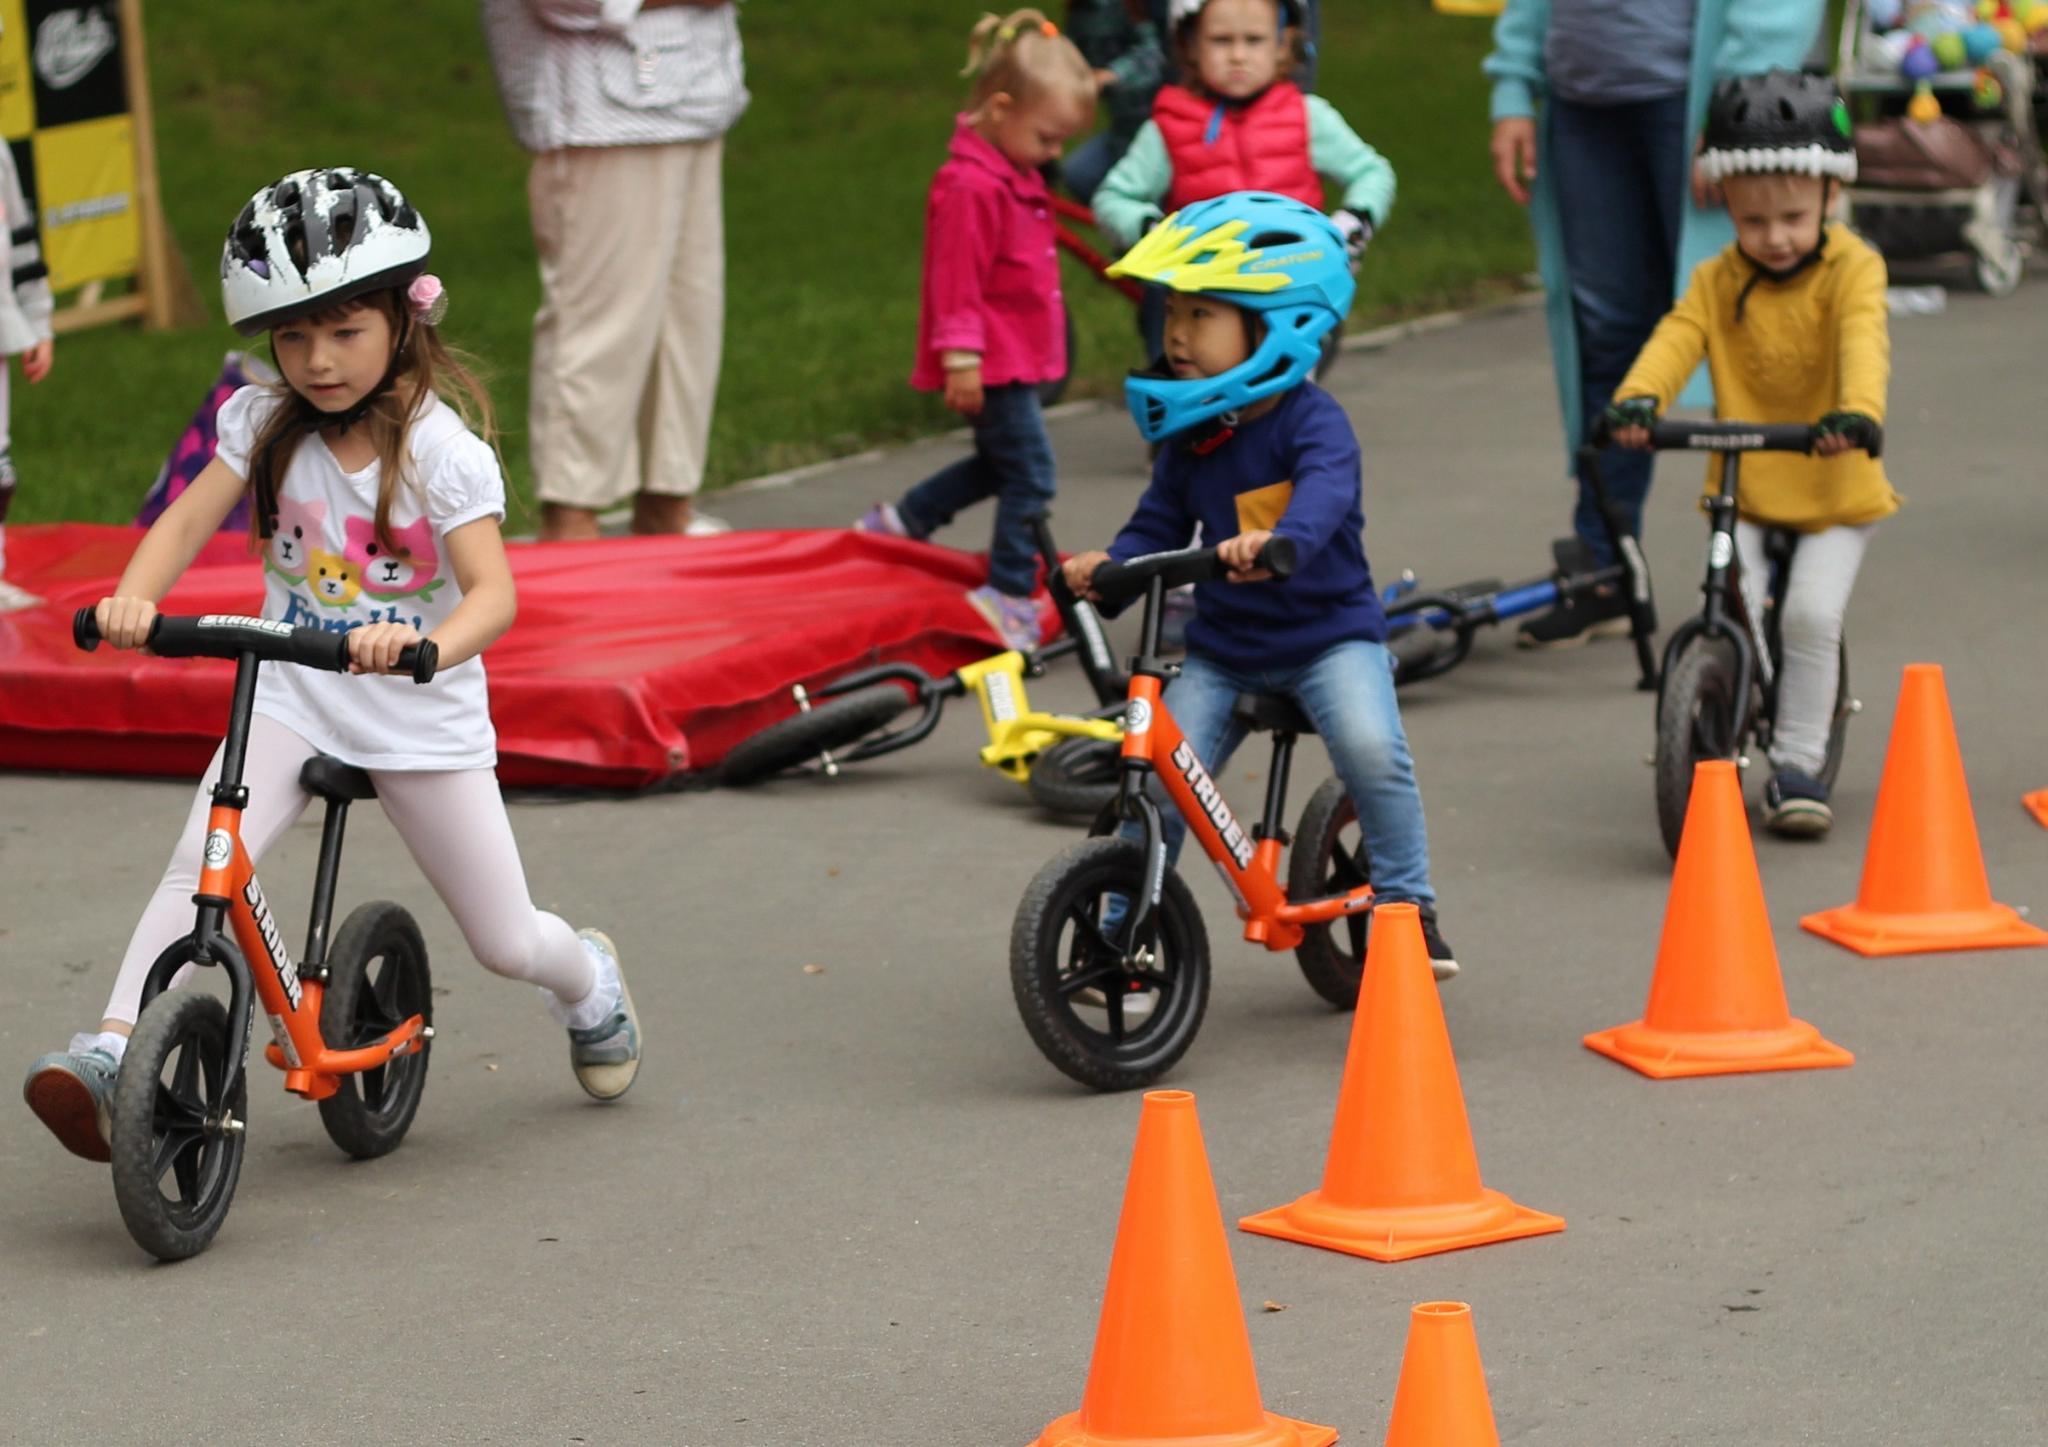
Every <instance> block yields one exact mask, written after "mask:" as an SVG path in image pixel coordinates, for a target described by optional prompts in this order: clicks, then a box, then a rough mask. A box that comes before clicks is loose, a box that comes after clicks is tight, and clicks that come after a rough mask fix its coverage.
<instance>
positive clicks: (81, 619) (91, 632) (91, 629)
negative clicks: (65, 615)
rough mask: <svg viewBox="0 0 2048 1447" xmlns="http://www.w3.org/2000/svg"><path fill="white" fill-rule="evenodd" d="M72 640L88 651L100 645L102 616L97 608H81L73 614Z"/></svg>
mask: <svg viewBox="0 0 2048 1447" xmlns="http://www.w3.org/2000/svg"><path fill="white" fill-rule="evenodd" d="M71 641H72V642H73V643H76V644H77V645H78V646H79V647H80V648H82V649H84V650H85V651H86V652H87V653H90V652H92V651H93V650H94V649H95V648H98V647H99V646H100V618H99V610H98V609H96V608H80V609H79V610H78V611H77V612H76V613H73V614H72V615H71Z"/></svg>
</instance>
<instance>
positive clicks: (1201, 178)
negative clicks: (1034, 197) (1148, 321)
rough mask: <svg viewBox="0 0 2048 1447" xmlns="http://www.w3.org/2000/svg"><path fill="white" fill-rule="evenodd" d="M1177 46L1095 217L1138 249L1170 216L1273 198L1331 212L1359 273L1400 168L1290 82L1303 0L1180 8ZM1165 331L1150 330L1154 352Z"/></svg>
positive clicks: (1175, 11) (1225, 1) (1218, 0)
mask: <svg viewBox="0 0 2048 1447" xmlns="http://www.w3.org/2000/svg"><path fill="white" fill-rule="evenodd" d="M1169 15H1170V23H1171V29H1172V32H1173V33H1172V37H1171V39H1172V43H1173V45H1174V47H1175V49H1176V52H1177V53H1178V55H1179V57H1180V65H1181V74H1182V80H1181V83H1180V84H1178V85H1168V86H1162V87H1161V88H1160V91H1159V95H1158V98H1157V99H1156V100H1154V101H1153V103H1152V119H1151V120H1150V121H1149V122H1147V123H1146V124H1145V125H1144V126H1143V127H1141V128H1140V129H1139V131H1138V134H1137V135H1136V136H1135V137H1134V138H1133V139H1132V141H1131V144H1130V147H1129V149H1128V150H1126V151H1125V152H1124V157H1123V159H1122V160H1121V161H1119V162H1117V165H1116V168H1115V169H1114V170H1112V171H1111V172H1110V173H1109V175H1108V176H1107V177H1105V178H1104V179H1103V182H1102V185H1101V186H1099V187H1098V188H1097V189H1096V192H1095V196H1094V201H1093V204H1094V207H1095V220H1096V222H1097V223H1098V224H1099V225H1100V226H1101V228H1102V230H1103V231H1104V232H1105V233H1106V234H1108V235H1109V236H1110V237H1111V238H1112V239H1113V240H1114V241H1116V242H1117V243H1118V244H1119V245H1120V246H1123V247H1126V248H1128V247H1130V246H1132V245H1134V244H1136V242H1137V240H1138V238H1139V237H1141V236H1143V235H1144V234H1145V232H1147V231H1148V230H1150V229H1151V227H1152V225H1153V223H1154V222H1156V221H1158V220H1160V219H1161V217H1162V216H1164V215H1165V214H1167V213H1168V212H1173V211H1178V210H1180V209H1181V208H1182V207H1183V206H1187V205H1190V204H1192V203H1194V202H1196V201H1208V200H1212V199H1214V198H1215V197H1217V196H1222V195H1225V194H1227V193H1229V192H1232V191H1271V192H1274V193H1277V194H1279V195H1282V196H1291V197H1293V198H1294V199H1295V200H1297V201H1304V202H1306V203H1308V204H1309V205H1311V206H1314V207H1315V208H1317V209H1318V210H1321V209H1322V206H1323V182H1324V181H1325V180H1328V181H1330V182H1331V183H1333V184H1334V185H1335V186H1336V187H1337V188H1338V189H1339V190H1340V191H1341V192H1342V198H1341V200H1340V201H1339V203H1338V207H1339V209H1338V210H1337V212H1336V214H1335V216H1334V217H1333V218H1332V219H1333V220H1334V221H1335V222H1336V223H1337V227H1338V229H1339V230H1340V231H1342V232H1343V233H1344V241H1345V246H1346V249H1347V250H1348V251H1349V252H1350V255H1351V264H1352V267H1353V269H1354V270H1355V269H1356V268H1357V265H1358V261H1359V258H1360V257H1362V256H1363V255H1364V254H1365V247H1366V243H1367V242H1368V241H1370V240H1371V239H1372V236H1373V233H1374V232H1375V231H1376V230H1377V229H1378V228H1380V227H1381V226H1384V225H1385V224H1386V221H1387V213H1388V212H1390V211H1392V210H1393V207H1394V168H1393V167H1392V166H1391V165H1389V164H1388V162H1387V159H1386V158H1385V157H1384V156H1382V155H1381V154H1380V153H1379V152H1378V151H1375V150H1374V149H1373V148H1372V147H1371V146H1369V145H1367V144H1366V143H1365V142H1364V141H1362V140H1360V139H1359V138H1358V133H1357V132H1355V131H1353V130H1352V129H1351V127H1350V126H1349V125H1348V124H1347V123H1346V122H1345V120H1344V117H1343V116H1341V115H1339V114H1338V113H1337V108H1336V107H1335V106H1333V105H1331V104H1330V103H1329V102H1328V101H1326V100H1324V99H1323V98H1322V97H1321V96H1316V95H1303V94H1302V92H1301V91H1300V90H1299V89H1298V88H1297V87H1296V86H1295V84H1294V82H1293V81H1291V80H1289V79H1288V78H1287V77H1288V72H1289V69H1290V67H1291V63H1292V61H1291V55H1292V52H1291V48H1290V36H1291V33H1292V28H1293V27H1295V26H1297V25H1299V24H1300V22H1301V10H1300V4H1299V0H1173V4H1172V7H1171V10H1170V12H1169ZM1158 342H1159V337H1158V334H1157V332H1156V331H1154V330H1153V329H1152V328H1150V327H1148V328H1147V329H1146V343H1147V345H1148V347H1149V349H1150V353H1151V354H1152V355H1155V356H1156V355H1157V354H1158V352H1159V345H1158Z"/></svg>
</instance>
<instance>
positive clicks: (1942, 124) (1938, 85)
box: [1837, 0, 2048, 296]
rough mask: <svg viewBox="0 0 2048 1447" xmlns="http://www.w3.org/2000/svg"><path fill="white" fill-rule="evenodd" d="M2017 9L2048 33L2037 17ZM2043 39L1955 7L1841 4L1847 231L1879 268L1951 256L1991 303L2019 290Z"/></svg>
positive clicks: (2032, 218)
mask: <svg viewBox="0 0 2048 1447" xmlns="http://www.w3.org/2000/svg"><path fill="white" fill-rule="evenodd" d="M1997 3H1999V0H1994V6H1995V5H1996V4H1997ZM2022 3H2024V0H2022ZM2029 8H2030V9H2036V10H2039V11H2040V12H2041V14H2042V17H2043V23H2044V24H2048V4H2036V5H2033V6H2030V7H2029ZM2043 34H2048V32H2037V33H2035V34H2033V35H2030V34H2029V32H2028V27H2027V26H2026V25H2025V24H2022V23H2021V22H2020V21H2019V20H2018V19H2015V18H2013V17H2011V16H2006V17H2004V18H2003V19H1986V18H1984V17H1983V16H1982V15H1981V14H1980V13H1979V12H1978V10H1977V8H1976V7H1973V6H1971V5H1968V4H1965V3H1961V0H1913V3H1903V4H1902V3H1901V0H1848V5H1847V8H1846V10H1845V11H1844V14H1843V18H1842V39H1841V52H1840V58H1839V65H1838V74H1837V80H1838V82H1839V84H1840V85H1841V88H1842V93H1843V95H1844V96H1845V97H1846V98H1847V99H1848V101H1849V103H1850V106H1851V109H1852V111H1853V113H1854V115H1855V117H1856V120H1857V126H1856V156H1857V168H1858V173H1859V174H1858V176H1857V181H1856V184H1855V185H1854V186H1852V187H1850V188H1849V190H1848V205H1849V221H1850V224H1851V225H1853V226H1855V228H1856V229H1857V230H1858V231H1860V232H1861V233H1862V234H1863V235H1864V236H1865V237H1867V238H1868V239H1869V240H1870V242H1871V243H1872V244H1873V245H1875V246H1876V247H1877V248H1878V249H1879V250H1880V251H1882V252H1883V253H1884V254H1885V257H1886V259H1887V260H1889V261H1892V262H1906V263H1909V264H1910V263H1920V262H1928V263H1932V262H1936V261H1938V260H1940V259H1943V258H1951V257H1955V256H1957V255H1962V256H1966V257H1967V258H1968V259H1969V264H1970V267H1971V270H1972V273H1973V275H1974V277H1975V280H1976V282H1977V285H1978V286H1979V287H1981V288H1982V289H1983V290H1984V291H1986V292H1988V293H1990V294H1991V295H1993V296H2005V295H2008V294H2010V293H2011V292H2012V290H2013V289H2014V288H2015V287H2017V286H2018V285H2019V282H2020V275H2021V271H2022V269H2023V267H2024V265H2025V262H2026V258H2027V256H2028V255H2029V254H2031V252H2032V251H2033V249H2034V247H2035V246H2036V245H2037V244H2038V243H2039V242H2040V241H2041V240H2042V239H2043V235H2044V226H2048V162H2044V159H2043V157H2042V153H2041V143H2040V136H2039V132H2038V130H2037V113H2036V109H2035V105H2034V100H2035V89H2036V76H2035V54H2034V52H2035V50H2036V48H2037V46H2038V45H2039V44H2040V43H2041V40H2042V36H2043Z"/></svg>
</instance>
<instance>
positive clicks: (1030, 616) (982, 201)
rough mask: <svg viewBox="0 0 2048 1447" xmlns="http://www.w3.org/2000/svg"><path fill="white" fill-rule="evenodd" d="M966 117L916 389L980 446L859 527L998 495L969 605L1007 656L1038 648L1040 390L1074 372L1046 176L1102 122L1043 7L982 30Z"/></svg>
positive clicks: (931, 282) (1046, 443)
mask: <svg viewBox="0 0 2048 1447" xmlns="http://www.w3.org/2000/svg"><path fill="white" fill-rule="evenodd" d="M968 70H969V72H970V73H971V74H972V75H973V76H974V77H975V82H974V90H973V93H972V96H971V99H970V103H969V108H968V110H967V111H965V112H964V113H963V114H961V115H960V116H959V118H958V119H957V121H956V123H955V125H954V128H953V141H952V145H951V146H950V147H949V148H948V153H947V159H946V164H945V165H943V166H941V167H940V168H939V173H938V175H937V176H935V177H934V178H933V180H932V187H931V194H930V196H929V198H928V200H927V201H926V205H925V239H924V306H923V310H922V313H921V315H920V317H919V319H918V344H917V365H916V367H915V369H914V370H913V371H912V372H911V376H910V384H911V385H912V386H913V387H917V388H920V389H921V390H924V391H928V392H943V393H944V394H945V398H946V405H947V406H948V407H951V408H952V409H953V410H954V411H955V412H958V413H959V414H960V415H961V416H963V417H965V418H967V419H968V421H969V422H971V423H972V424H973V425H974V452H973V453H972V455H970V456H968V457H964V458H962V459H961V460H960V461H958V462H956V463H954V464H953V465H952V466H950V467H947V468H944V469H943V470H941V471H939V472H937V473H934V474H933V475H932V476H931V477H928V478H926V479H925V480H924V481H923V482H921V483H919V484H918V485H917V486H916V487H913V488H912V489H911V490H910V491H909V492H907V493H905V494H904V495H903V496H902V498H901V499H899V500H898V501H897V502H896V503H894V504H893V505H892V504H889V503H879V504H877V505H876V506H874V507H872V508H870V509H868V512H867V515H866V516H865V517H863V518H861V520H860V521H859V522H858V523H856V524H855V526H856V527H858V528H861V529H862V530H864V531H867V532H878V533H886V534H889V535H891V536H894V537H907V538H923V537H927V536H929V535H930V534H931V533H933V532H935V531H936V530H938V529H939V528H941V527H944V526H945V525H946V524H947V523H949V522H951V521H952V520H953V515H954V514H955V513H957V512H959V511H960V510H961V509H962V508H965V507H967V506H969V505H970V504H973V503H977V502H981V501H983V500H984V499H986V498H990V497H993V498H995V499H997V502H996V519H995V536H994V538H993V540H992V541H991V543H990V545H989V554H988V582H987V583H986V584H985V585H983V586H981V587H979V588H975V589H972V590H970V591H969V593H968V595H967V601H968V602H969V603H971V604H973V606H974V608H975V610H976V611H977V612H979V613H980V614H981V615H982V617H983V618H984V619H986V620H987V621H988V623H989V625H990V627H991V628H993V629H994V630H995V633H996V636H997V637H999V638H1000V639H1001V640H1002V641H1003V645H1004V646H1005V647H1008V648H1018V649H1027V648H1035V647H1037V646H1038V642H1039V639H1040V637H1041V636H1042V627H1041V623H1040V619H1039V616H1038V608H1037V604H1036V602H1035V601H1034V598H1033V595H1034V594H1035V593H1036V591H1037V587H1038V549H1037V546H1036V543H1035V541H1034V539H1033V536H1032V531H1031V519H1032V518H1033V517H1035V516H1036V515H1038V514H1039V513H1042V512H1044V511H1045V510H1046V508H1047V507H1048V505H1050V503H1051V502H1052V496H1053V489H1054V486H1055V482H1056V477H1055V474H1054V471H1053V458H1052V443H1051V441H1050V440H1049V439H1048V438H1047V437H1046V435H1045V420H1044V417H1043V415H1042V414H1041V413H1040V411H1039V404H1038V387H1039V384H1040V383H1043V382H1050V381H1053V380H1055V379H1057V378H1059V377H1061V376H1064V375H1065V374H1066V370H1067V341H1066V304H1065V302H1064V301H1063V300H1062V299H1061V296H1060V274H1059V253H1058V248H1057V246H1056V244H1055V242H1054V240H1053V222H1052V210H1051V205H1050V201H1051V197H1050V195H1049V194H1048V193H1047V191H1046V186H1045V178H1044V176H1043V175H1041V174H1040V168H1041V167H1043V166H1044V165H1046V164H1047V163H1048V162H1050V161H1053V160H1056V159H1058V157H1059V154H1060V148H1061V146H1062V145H1064V144H1065V142H1066V141H1067V140H1068V139H1069V138H1070V137H1072V136H1074V135H1075V134H1077V133H1078V132H1080V131H1081V130H1082V129H1083V128H1084V127H1086V126H1087V124H1088V123H1089V121H1090V120H1091V119H1093V117H1094V114H1095V90H1096V82H1095V74H1094V72H1093V71H1092V70H1091V69H1090V68H1089V65H1088V62H1087V61H1086V60H1085V59H1083V58H1082V55H1081V52H1080V51H1079V50H1078V49H1076V48H1075V46H1074V44H1073V43H1072V42H1071V41H1069V40H1068V39H1067V38H1066V37H1065V36H1063V35H1061V34H1060V33H1059V29H1058V27H1057V26H1055V25H1054V24H1053V23H1052V22H1051V21H1050V20H1048V19H1046V18H1045V16H1044V14H1043V13H1041V12H1040V11H1037V10H1017V11H1013V12H1012V13H1011V14H1010V15H1008V16H1006V17H1001V18H999V17H997V16H994V15H990V16H986V17H984V18H983V20H982V22H981V23H980V24H979V25H977V26H975V27H974V34H973V39H972V42H971V49H970V50H969V52H968Z"/></svg>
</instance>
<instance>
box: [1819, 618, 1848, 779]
mask: <svg viewBox="0 0 2048 1447" xmlns="http://www.w3.org/2000/svg"><path fill="white" fill-rule="evenodd" d="M1840 647H1841V665H1842V666H1841V671H1840V672H1839V673H1838V674H1836V682H1835V715H1834V717H1833V718H1832V719H1830V720H1829V721H1828V751H1827V756H1826V757H1825V758H1823V759H1822V760H1821V765H1820V781H1821V783H1822V784H1824V785H1826V786H1827V787H1828V788H1829V789H1833V788H1834V787H1835V775H1837V774H1839V773H1841V772H1842V751H1843V750H1844V749H1845V748H1846V747H1847V746H1848V743H1849V715H1850V714H1852V713H1854V712H1856V700H1854V699H1853V698H1851V697H1850V696H1849V643H1848V640H1847V639H1844V640H1842V643H1841V645H1840Z"/></svg>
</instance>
